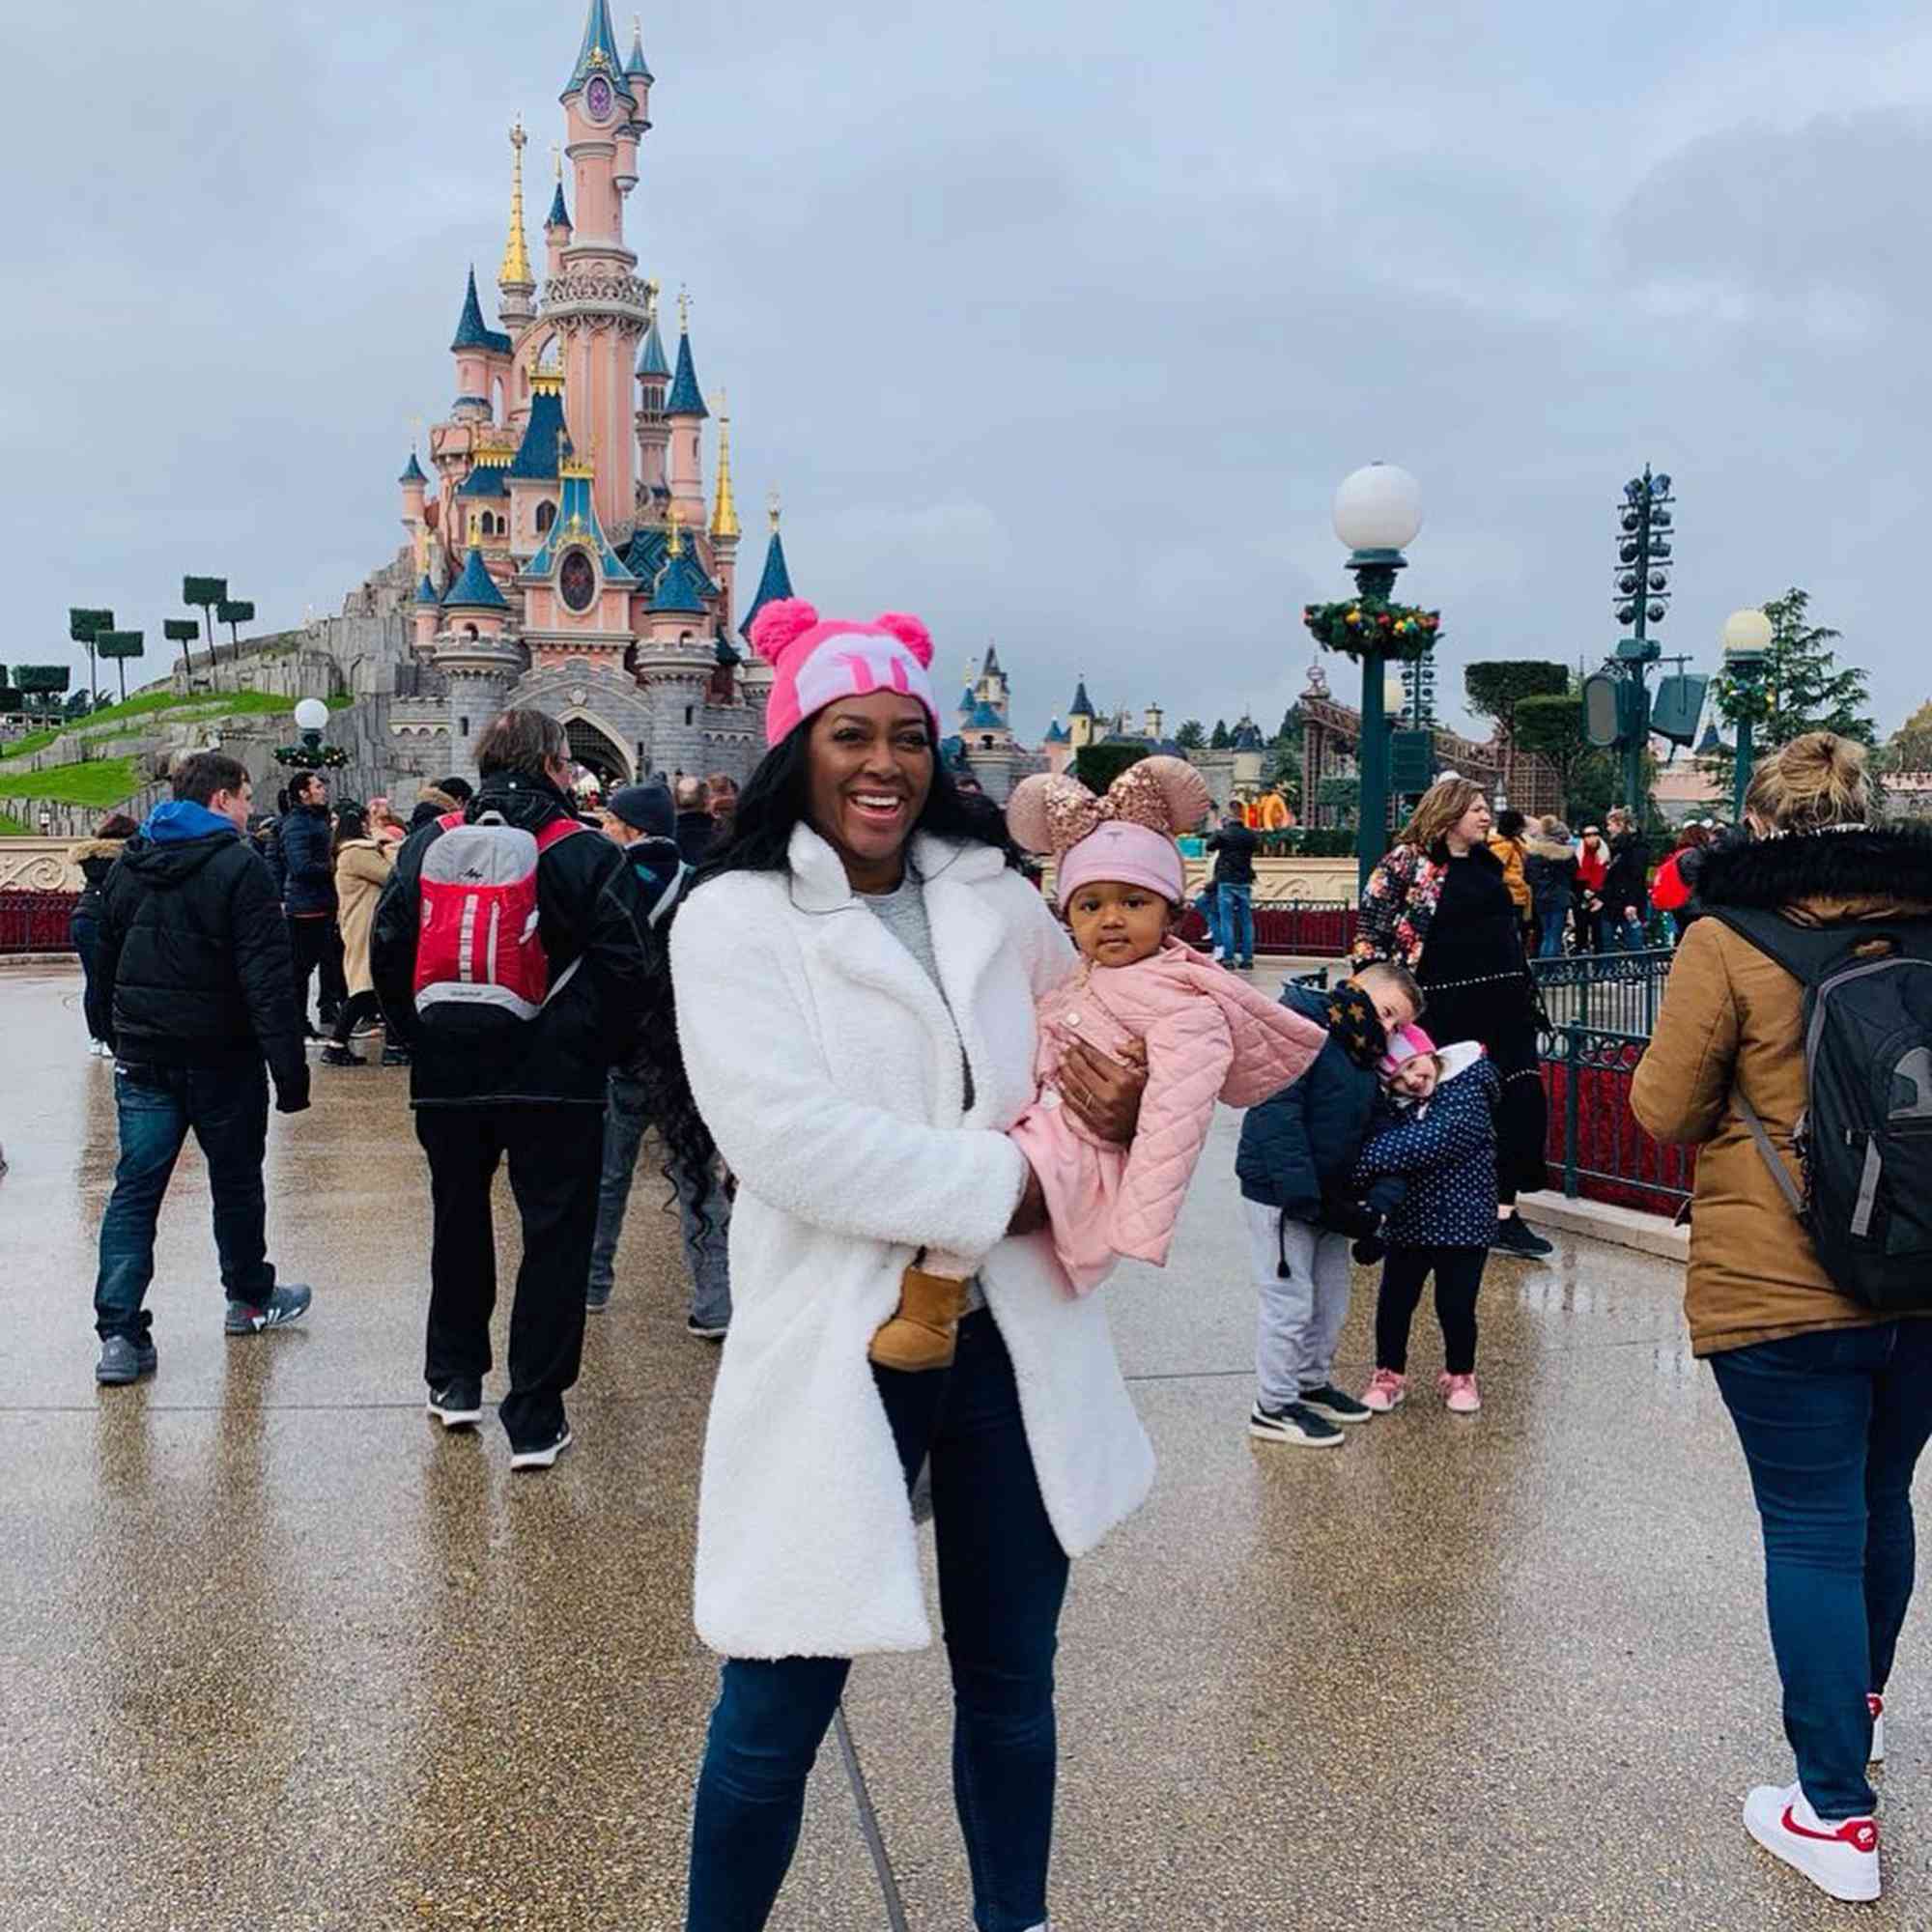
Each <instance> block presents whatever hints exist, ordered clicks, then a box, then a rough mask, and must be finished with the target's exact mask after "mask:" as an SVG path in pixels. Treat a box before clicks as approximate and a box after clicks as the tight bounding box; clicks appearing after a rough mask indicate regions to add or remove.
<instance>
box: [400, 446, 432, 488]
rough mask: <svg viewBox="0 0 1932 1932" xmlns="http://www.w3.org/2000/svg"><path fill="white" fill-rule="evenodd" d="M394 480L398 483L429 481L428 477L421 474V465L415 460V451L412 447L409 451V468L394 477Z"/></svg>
mask: <svg viewBox="0 0 1932 1932" xmlns="http://www.w3.org/2000/svg"><path fill="white" fill-rule="evenodd" d="M396 481H397V482H398V483H427V482H428V481H429V478H428V477H427V476H425V475H424V474H423V469H422V465H421V464H420V463H418V462H417V461H416V453H415V451H414V450H413V449H412V450H411V451H410V464H409V468H408V469H405V470H404V471H403V473H402V474H401V475H400V476H398V477H397V478H396Z"/></svg>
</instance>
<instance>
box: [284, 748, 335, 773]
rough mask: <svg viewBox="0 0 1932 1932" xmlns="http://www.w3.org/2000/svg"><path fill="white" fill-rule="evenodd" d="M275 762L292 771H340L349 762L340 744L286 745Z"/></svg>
mask: <svg viewBox="0 0 1932 1932" xmlns="http://www.w3.org/2000/svg"><path fill="white" fill-rule="evenodd" d="M275 762H276V764H278V765H281V766H283V767H285V768H286V769H287V770H289V771H292V772H322V771H329V772H339V771H340V770H341V769H342V767H343V766H344V765H346V764H347V763H348V762H349V753H347V752H345V751H344V750H343V749H342V747H341V746H340V745H284V746H282V747H281V748H280V750H278V751H277V752H276V753H275Z"/></svg>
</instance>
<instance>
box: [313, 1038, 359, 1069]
mask: <svg viewBox="0 0 1932 1932" xmlns="http://www.w3.org/2000/svg"><path fill="white" fill-rule="evenodd" d="M322 1064H323V1065H325V1066H367V1065H368V1064H369V1063H368V1062H367V1061H366V1060H364V1059H363V1058H362V1056H361V1055H360V1054H359V1053H352V1052H350V1050H349V1049H348V1048H347V1047H346V1046H337V1045H336V1043H335V1042H334V1041H333V1040H330V1041H329V1043H328V1044H327V1046H325V1047H324V1048H323V1049H322Z"/></svg>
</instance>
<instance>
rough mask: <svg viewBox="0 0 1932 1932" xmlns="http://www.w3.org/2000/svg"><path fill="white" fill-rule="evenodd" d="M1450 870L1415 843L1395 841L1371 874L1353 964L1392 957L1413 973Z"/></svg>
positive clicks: (1420, 962)
mask: <svg viewBox="0 0 1932 1932" xmlns="http://www.w3.org/2000/svg"><path fill="white" fill-rule="evenodd" d="M1448 876H1449V868H1448V867H1446V866H1439V865H1437V864H1436V863H1435V860H1434V859H1432V858H1431V857H1430V856H1429V854H1428V853H1427V852H1425V851H1424V850H1423V849H1422V848H1421V846H1419V845H1398V846H1397V847H1396V848H1395V850H1394V851H1392V852H1391V853H1389V855H1388V856H1387V857H1386V858H1385V859H1384V860H1383V861H1382V862H1381V864H1380V865H1379V866H1378V867H1376V869H1375V870H1374V871H1373V872H1371V873H1370V874H1369V883H1368V884H1367V885H1366V886H1364V887H1363V889H1362V908H1361V917H1360V920H1359V921H1358V923H1357V924H1356V927H1355V944H1354V947H1353V949H1352V950H1351V952H1350V959H1351V961H1352V962H1353V963H1354V964H1355V965H1357V966H1371V965H1373V964H1375V962H1376V961H1377V960H1379V959H1393V960H1396V961H1397V962H1399V963H1400V964H1401V965H1404V966H1406V967H1407V968H1408V970H1409V971H1410V972H1411V973H1413V972H1414V971H1415V970H1416V969H1417V968H1418V967H1419V966H1420V965H1421V964H1422V949H1423V948H1424V947H1425V946H1427V945H1428V944H1429V928H1430V927H1431V926H1432V925H1433V924H1434V923H1435V908H1436V907H1437V905H1439V904H1440V903H1441V900H1442V883H1443V881H1444V880H1445V879H1446V878H1447V877H1448Z"/></svg>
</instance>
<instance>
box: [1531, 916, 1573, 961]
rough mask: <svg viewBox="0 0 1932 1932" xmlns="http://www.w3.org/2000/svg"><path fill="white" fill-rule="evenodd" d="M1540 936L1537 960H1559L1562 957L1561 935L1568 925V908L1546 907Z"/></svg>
mask: <svg viewBox="0 0 1932 1932" xmlns="http://www.w3.org/2000/svg"><path fill="white" fill-rule="evenodd" d="M1541 923H1542V936H1541V938H1540V940H1539V942H1538V945H1537V949H1536V956H1537V957H1538V958H1539V959H1561V958H1562V957H1563V934H1564V931H1565V930H1566V928H1567V927H1568V926H1569V923H1570V908H1569V907H1568V906H1566V905H1553V906H1548V907H1546V908H1545V909H1544V913H1543V917H1542V922H1541Z"/></svg>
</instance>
